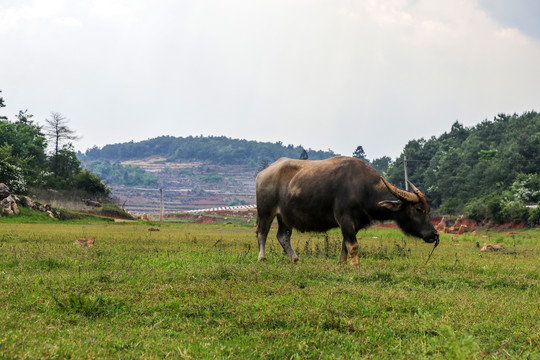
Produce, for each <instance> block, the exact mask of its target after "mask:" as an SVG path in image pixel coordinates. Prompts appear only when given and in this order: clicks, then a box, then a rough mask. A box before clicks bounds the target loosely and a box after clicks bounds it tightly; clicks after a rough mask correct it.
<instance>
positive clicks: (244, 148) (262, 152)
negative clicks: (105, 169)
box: [83, 136, 335, 167]
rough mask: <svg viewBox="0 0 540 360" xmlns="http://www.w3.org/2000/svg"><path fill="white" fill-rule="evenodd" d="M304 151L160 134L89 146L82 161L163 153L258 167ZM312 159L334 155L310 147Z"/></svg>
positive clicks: (176, 157)
mask: <svg viewBox="0 0 540 360" xmlns="http://www.w3.org/2000/svg"><path fill="white" fill-rule="evenodd" d="M302 150H304V148H303V147H301V146H293V145H288V146H284V145H283V144H282V143H281V142H277V143H269V142H266V143H263V142H257V141H249V140H239V139H230V138H227V137H224V136H209V137H205V136H198V137H193V136H189V137H185V138H183V137H173V136H160V137H157V138H154V139H149V140H145V141H141V142H133V141H131V142H129V143H123V144H112V145H105V146H104V147H103V148H101V149H100V148H98V147H93V148H91V149H88V150H87V151H86V152H85V154H84V158H83V161H85V162H90V161H94V160H101V161H104V160H109V161H123V160H129V159H140V158H146V157H149V156H154V155H158V156H163V157H166V158H167V161H171V162H182V161H197V160H198V161H209V162H212V163H214V164H232V165H234V164H243V165H249V166H253V167H257V166H258V165H259V164H261V163H262V162H263V161H270V162H273V161H275V160H277V159H278V158H280V157H289V158H293V159H296V158H298V156H299V155H300V154H301V153H302ZM306 153H307V155H308V157H309V159H311V160H319V159H326V158H329V157H332V156H335V154H334V153H333V152H332V151H331V150H328V151H315V150H311V149H308V150H306Z"/></svg>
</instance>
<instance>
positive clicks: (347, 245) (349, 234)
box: [339, 222, 359, 266]
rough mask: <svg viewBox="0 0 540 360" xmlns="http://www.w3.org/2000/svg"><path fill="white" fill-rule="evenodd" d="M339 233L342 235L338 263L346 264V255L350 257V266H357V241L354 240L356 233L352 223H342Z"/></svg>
mask: <svg viewBox="0 0 540 360" xmlns="http://www.w3.org/2000/svg"><path fill="white" fill-rule="evenodd" d="M340 227H341V233H342V234H343V242H342V243H341V253H340V254H339V262H340V263H346V262H347V254H348V255H350V257H351V265H354V266H358V249H359V246H358V241H357V240H356V231H355V229H354V225H353V223H350V224H349V223H348V222H346V223H342V224H341V226H340Z"/></svg>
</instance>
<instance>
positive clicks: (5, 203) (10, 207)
mask: <svg viewBox="0 0 540 360" xmlns="http://www.w3.org/2000/svg"><path fill="white" fill-rule="evenodd" d="M0 212H4V213H7V214H8V215H13V214H18V213H19V207H18V206H17V202H16V201H15V199H14V198H13V196H11V195H9V196H8V197H6V198H4V199H3V200H2V201H0Z"/></svg>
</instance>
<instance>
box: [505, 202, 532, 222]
mask: <svg viewBox="0 0 540 360" xmlns="http://www.w3.org/2000/svg"><path fill="white" fill-rule="evenodd" d="M501 213H502V216H503V218H504V220H505V221H527V220H528V218H529V210H528V209H527V208H526V207H525V204H524V203H523V202H521V201H509V202H506V203H504V205H503V206H502V210H501Z"/></svg>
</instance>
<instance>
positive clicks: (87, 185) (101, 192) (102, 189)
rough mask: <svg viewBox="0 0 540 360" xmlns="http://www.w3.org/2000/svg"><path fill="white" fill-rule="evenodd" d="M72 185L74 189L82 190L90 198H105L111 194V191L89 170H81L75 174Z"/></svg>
mask: <svg viewBox="0 0 540 360" xmlns="http://www.w3.org/2000/svg"><path fill="white" fill-rule="evenodd" d="M74 183H75V188H76V189H79V190H84V191H86V192H87V193H88V194H90V195H91V196H95V197H98V198H107V197H108V196H109V195H110V194H111V189H109V187H107V185H105V184H103V182H102V181H101V179H100V178H99V177H97V175H95V174H93V173H92V172H91V171H90V170H83V171H81V172H80V173H79V174H77V176H76V177H75V182H74Z"/></svg>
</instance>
